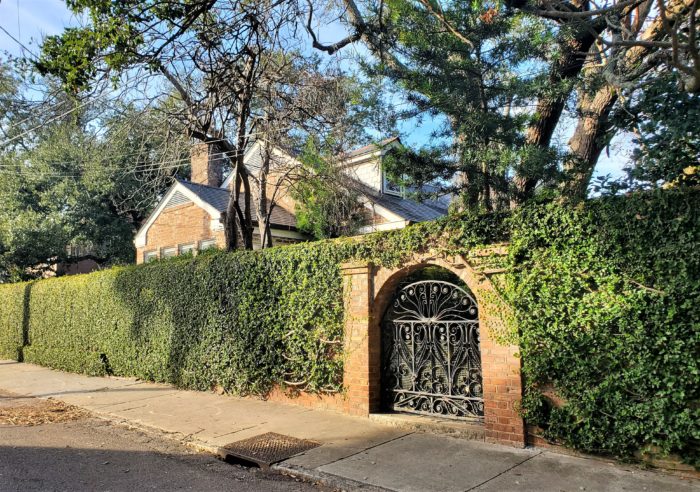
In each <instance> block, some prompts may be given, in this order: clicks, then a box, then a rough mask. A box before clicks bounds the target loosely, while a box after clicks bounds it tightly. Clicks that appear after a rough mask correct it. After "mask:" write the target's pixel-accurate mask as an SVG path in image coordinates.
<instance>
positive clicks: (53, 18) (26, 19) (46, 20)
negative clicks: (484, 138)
mask: <svg viewBox="0 0 700 492" xmlns="http://www.w3.org/2000/svg"><path fill="white" fill-rule="evenodd" d="M71 24H75V18H74V16H73V15H72V13H71V12H69V11H68V9H67V8H66V6H65V3H64V2H63V1H62V0H0V26H2V27H3V28H5V29H6V30H7V31H8V32H9V33H10V34H11V35H12V36H14V37H15V38H16V39H17V40H18V41H20V42H21V43H22V44H24V45H25V46H26V47H27V48H28V49H30V50H31V51H33V52H34V53H38V51H39V48H38V43H39V42H40V40H41V38H42V37H43V36H45V35H51V34H58V33H60V32H61V31H62V30H63V29H64V28H65V27H67V26H70V25H71ZM344 35H345V33H344V32H343V29H342V27H341V26H340V25H339V24H338V23H333V24H331V25H326V26H324V28H323V29H321V30H320V33H319V37H320V40H321V41H322V42H326V41H334V40H338V39H341V38H342V37H343V36H344ZM350 49H351V50H352V51H353V52H355V53H357V52H356V51H355V50H362V48H361V47H351V48H350ZM0 52H2V53H5V52H7V53H10V54H11V55H13V56H21V55H22V54H23V53H22V48H21V47H20V46H19V45H18V44H17V43H16V42H15V41H13V40H12V39H11V38H10V37H9V36H8V35H7V34H5V33H4V32H0ZM352 54H353V53H352V52H351V53H350V54H349V55H350V56H348V59H347V60H348V61H347V63H352V61H351V59H352V58H353V57H352ZM435 125H436V121H434V120H432V119H426V120H425V121H423V122H422V123H421V124H418V123H417V122H416V121H414V120H411V121H407V122H405V123H404V124H403V125H401V131H402V133H404V134H405V135H404V138H403V141H404V143H405V144H407V145H410V146H413V147H420V146H423V145H426V144H428V143H429V141H430V133H431V132H432V130H433V129H434V127H435ZM561 126H562V128H561V129H560V131H559V132H558V135H557V138H558V141H559V142H560V144H562V145H565V144H566V142H567V141H568V138H569V136H570V134H571V132H572V130H573V125H572V124H567V125H561ZM628 139H629V137H628V136H618V137H616V138H615V139H614V140H613V142H612V144H611V147H610V157H608V156H607V155H606V154H605V153H604V154H603V155H602V156H601V157H600V159H599V161H598V165H597V167H596V171H595V173H594V176H595V175H605V174H612V175H613V176H620V175H621V174H622V167H623V166H624V165H625V164H626V163H627V162H628V157H627V155H628V152H629V147H630V146H629V143H628Z"/></svg>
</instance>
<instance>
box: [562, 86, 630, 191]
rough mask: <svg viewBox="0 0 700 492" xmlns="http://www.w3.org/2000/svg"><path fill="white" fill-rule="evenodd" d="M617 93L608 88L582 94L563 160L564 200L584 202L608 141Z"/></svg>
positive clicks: (613, 89)
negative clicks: (577, 116)
mask: <svg viewBox="0 0 700 492" xmlns="http://www.w3.org/2000/svg"><path fill="white" fill-rule="evenodd" d="M617 99H618V93H617V91H616V90H615V88H613V87H612V86H610V85H607V84H606V85H605V86H604V87H602V88H600V89H598V91H597V92H595V93H594V94H585V93H584V94H582V95H581V102H580V103H579V113H580V116H579V119H578V124H577V125H576V130H575V131H574V134H573V135H572V137H571V139H570V140H569V150H570V155H569V157H568V158H567V159H566V160H565V161H564V172H565V173H566V175H567V176H566V180H565V181H564V183H563V185H562V197H563V199H564V200H566V201H574V202H575V201H580V200H584V199H585V198H586V196H587V195H588V184H589V183H590V181H591V177H592V176H593V170H594V169H595V166H596V163H597V162H598V158H599V157H600V153H601V152H602V151H603V149H604V148H605V146H606V145H608V143H609V142H610V138H611V136H610V134H609V130H610V121H609V116H610V111H611V110H612V108H613V106H614V105H615V103H616V102H617Z"/></svg>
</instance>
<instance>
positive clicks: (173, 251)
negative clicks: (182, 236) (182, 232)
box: [160, 247, 177, 258]
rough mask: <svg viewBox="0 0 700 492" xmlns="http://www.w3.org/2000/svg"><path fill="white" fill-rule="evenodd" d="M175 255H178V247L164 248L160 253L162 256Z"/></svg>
mask: <svg viewBox="0 0 700 492" xmlns="http://www.w3.org/2000/svg"><path fill="white" fill-rule="evenodd" d="M173 256H177V248H173V247H170V248H163V251H161V253H160V257H161V258H172V257H173Z"/></svg>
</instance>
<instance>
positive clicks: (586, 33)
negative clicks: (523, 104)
mask: <svg viewBox="0 0 700 492" xmlns="http://www.w3.org/2000/svg"><path fill="white" fill-rule="evenodd" d="M604 28H605V23H598V24H596V25H587V26H582V27H579V29H578V31H577V32H576V33H575V36H574V37H573V38H571V39H569V40H567V41H566V43H565V45H564V46H563V47H562V48H563V50H564V55H563V56H562V57H561V58H560V59H559V60H558V61H557V62H556V63H555V64H554V65H553V66H552V68H551V71H550V74H549V82H550V83H549V86H550V87H556V86H559V85H561V84H564V83H571V82H573V81H574V80H575V79H576V78H577V77H578V76H579V74H580V73H581V70H582V69H583V65H584V62H585V60H586V55H585V53H588V50H589V49H590V48H591V46H592V45H593V43H594V42H595V40H596V38H597V37H598V35H599V34H600V32H602V30H603V29H604ZM571 90H572V89H568V90H566V91H564V92H562V93H560V94H554V95H547V94H545V95H542V96H541V97H540V98H539V100H538V101H537V109H536V111H535V118H534V121H533V122H532V123H531V124H530V127H529V128H528V129H527V133H526V142H527V144H528V145H532V146H534V147H538V148H543V149H546V148H548V147H549V144H550V143H551V141H552V135H553V134H554V130H555V128H556V127H557V124H558V123H559V119H560V118H561V114H562V111H563V110H564V105H565V104H566V100H567V99H568V98H569V95H570V94H571ZM526 168H532V166H526ZM539 180H540V178H539V176H529V175H524V174H521V173H519V174H516V176H515V178H514V179H513V182H514V186H515V196H514V205H518V204H520V203H522V202H524V201H525V200H527V199H528V198H530V197H531V196H532V193H533V192H534V190H535V187H536V186H537V184H538V183H539Z"/></svg>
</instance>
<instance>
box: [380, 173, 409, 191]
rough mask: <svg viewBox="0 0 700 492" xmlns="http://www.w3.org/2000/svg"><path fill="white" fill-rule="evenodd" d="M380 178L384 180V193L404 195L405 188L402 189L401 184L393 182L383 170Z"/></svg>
mask: <svg viewBox="0 0 700 492" xmlns="http://www.w3.org/2000/svg"><path fill="white" fill-rule="evenodd" d="M382 178H383V180H384V193H386V194H387V195H396V196H400V197H403V196H404V194H405V192H406V190H404V187H403V186H401V185H399V184H396V183H393V182H392V181H391V180H390V179H389V177H388V176H387V175H386V173H385V172H382Z"/></svg>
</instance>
